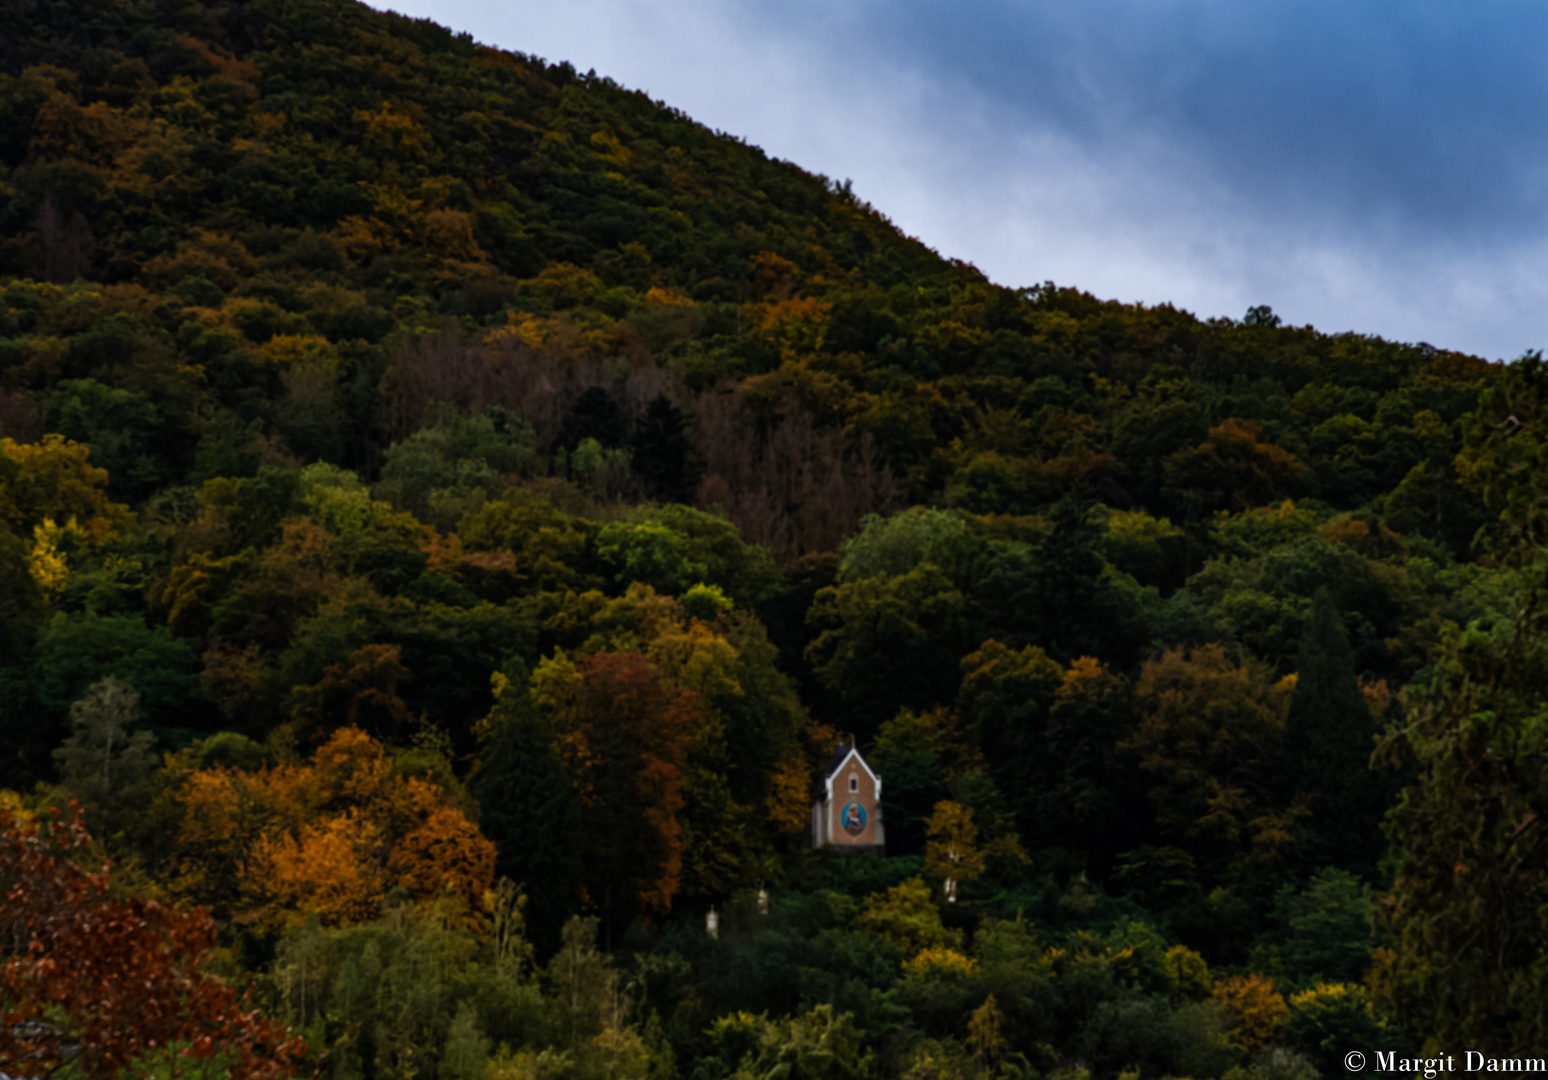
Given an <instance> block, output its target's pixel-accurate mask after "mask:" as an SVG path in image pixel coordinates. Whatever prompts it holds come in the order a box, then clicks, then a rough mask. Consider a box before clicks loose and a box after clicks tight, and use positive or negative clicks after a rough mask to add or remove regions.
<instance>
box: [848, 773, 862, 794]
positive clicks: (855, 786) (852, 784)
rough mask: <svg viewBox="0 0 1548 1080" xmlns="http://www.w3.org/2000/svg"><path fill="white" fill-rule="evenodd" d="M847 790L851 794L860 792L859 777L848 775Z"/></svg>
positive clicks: (852, 774)
mask: <svg viewBox="0 0 1548 1080" xmlns="http://www.w3.org/2000/svg"><path fill="white" fill-rule="evenodd" d="M849 790H850V792H851V793H853V792H856V791H859V790H860V777H858V776H856V775H855V774H854V773H850V774H849Z"/></svg>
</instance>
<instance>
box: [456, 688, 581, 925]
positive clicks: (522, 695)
mask: <svg viewBox="0 0 1548 1080" xmlns="http://www.w3.org/2000/svg"><path fill="white" fill-rule="evenodd" d="M496 681H497V684H498V687H499V689H498V695H497V697H496V700H495V707H494V710H493V712H491V713H490V716H489V720H488V724H489V727H490V729H491V731H490V737H489V743H488V745H487V747H486V749H485V751H484V756H483V759H482V761H481V763H480V765H479V769H478V772H477V773H476V774H475V775H474V777H473V781H472V784H471V785H470V786H471V788H472V791H473V794H474V795H475V797H477V799H478V801H479V803H480V805H482V807H483V817H482V819H481V820H480V822H479V825H480V827H481V828H482V829H483V832H484V835H486V836H488V837H489V838H490V839H491V840H493V841H494V842H495V844H496V846H497V847H498V848H499V849H500V854H499V858H498V860H497V862H496V863H495V872H496V873H497V874H499V875H501V876H502V877H508V878H510V879H511V880H512V881H515V882H517V883H518V884H520V885H522V886H524V887H525V889H526V892H527V895H528V896H529V897H530V898H531V899H530V900H529V901H528V904H527V908H526V918H527V924H528V927H529V928H530V931H531V938H532V943H533V945H534V946H536V948H537V950H538V952H539V953H541V954H543V955H547V954H550V953H552V952H553V951H554V950H555V949H557V948H558V947H559V934H560V930H561V929H563V927H564V924H565V921H566V920H567V919H569V918H570V917H571V916H572V915H574V914H575V912H576V910H577V909H578V908H579V906H580V880H581V873H580V871H581V867H580V857H579V852H580V822H581V818H580V800H579V798H578V797H577V795H576V793H575V789H574V787H573V786H572V785H571V783H570V778H569V776H568V774H567V773H566V772H565V770H564V764H563V763H562V762H561V761H560V760H559V755H558V753H557V752H556V751H555V749H554V732H553V727H552V725H551V724H550V723H549V721H548V720H547V719H546V718H545V717H544V716H543V715H542V714H541V713H540V712H539V711H538V710H536V709H534V708H533V707H532V699H531V696H530V693H529V688H528V675H527V667H526V665H525V664H524V663H522V662H521V660H519V659H513V660H511V661H510V662H509V663H507V664H506V666H505V669H504V670H503V671H502V672H501V673H500V675H499V676H498V677H497V680H496Z"/></svg>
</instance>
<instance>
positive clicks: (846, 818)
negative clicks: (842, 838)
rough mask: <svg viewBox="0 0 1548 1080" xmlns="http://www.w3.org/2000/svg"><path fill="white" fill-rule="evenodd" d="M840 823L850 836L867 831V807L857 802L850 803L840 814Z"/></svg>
mask: <svg viewBox="0 0 1548 1080" xmlns="http://www.w3.org/2000/svg"><path fill="white" fill-rule="evenodd" d="M839 825H840V827H841V828H843V830H844V831H845V832H847V833H848V834H849V835H850V836H859V835H860V834H861V833H863V832H865V807H863V806H861V805H860V804H859V803H857V802H852V803H849V804H848V805H847V806H845V807H844V810H843V812H842V813H841V814H839Z"/></svg>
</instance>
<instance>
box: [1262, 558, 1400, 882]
mask: <svg viewBox="0 0 1548 1080" xmlns="http://www.w3.org/2000/svg"><path fill="white" fill-rule="evenodd" d="M1296 669H1297V670H1296V684H1295V696H1294V697H1293V698H1292V699H1291V702H1290V713H1289V715H1288V716H1287V717H1286V719H1285V746H1286V748H1287V749H1286V752H1287V754H1288V755H1289V764H1290V767H1289V769H1288V770H1287V771H1286V776H1287V777H1288V778H1289V779H1290V780H1291V781H1292V782H1293V783H1294V784H1295V790H1296V791H1297V792H1298V793H1300V794H1303V795H1306V796H1309V797H1310V800H1311V817H1310V819H1309V824H1308V826H1307V831H1306V834H1305V837H1304V843H1303V845H1302V852H1301V854H1302V859H1303V860H1304V861H1306V862H1307V864H1308V868H1310V867H1311V866H1320V865H1323V864H1332V865H1336V866H1339V867H1341V868H1343V869H1345V870H1350V871H1353V872H1356V873H1359V874H1363V875H1365V876H1366V877H1373V876H1374V875H1375V873H1376V860H1377V858H1378V857H1379V856H1380V853H1381V847H1382V845H1381V836H1380V833H1379V832H1378V831H1377V828H1376V822H1377V821H1378V820H1379V819H1380V803H1381V795H1382V792H1381V790H1380V788H1381V786H1380V785H1379V784H1378V783H1377V781H1376V779H1375V777H1373V776H1372V774H1371V771H1370V759H1371V752H1372V751H1373V750H1374V749H1375V736H1376V723H1375V721H1374V720H1373V719H1372V718H1371V713H1370V709H1369V707H1368V706H1367V705H1366V703H1365V696H1364V695H1363V694H1361V692H1360V686H1359V683H1358V681H1357V680H1356V677H1355V664H1354V650H1352V649H1351V648H1350V647H1349V635H1348V633H1347V632H1346V631H1345V629H1344V621H1343V619H1342V617H1341V616H1340V615H1339V611H1338V606H1337V605H1336V604H1335V603H1334V602H1333V596H1332V594H1331V593H1329V592H1328V590H1327V589H1325V588H1322V589H1318V590H1317V592H1316V594H1315V595H1314V596H1313V598H1312V612H1311V618H1310V619H1309V620H1308V621H1307V624H1306V630H1305V632H1304V634H1303V636H1302V638H1301V651H1300V657H1299V659H1298V661H1297V664H1296Z"/></svg>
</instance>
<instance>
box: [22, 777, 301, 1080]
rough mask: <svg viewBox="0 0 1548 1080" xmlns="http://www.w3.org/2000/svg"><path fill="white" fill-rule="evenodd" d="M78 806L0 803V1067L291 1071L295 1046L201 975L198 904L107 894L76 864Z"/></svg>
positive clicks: (254, 1077)
mask: <svg viewBox="0 0 1548 1080" xmlns="http://www.w3.org/2000/svg"><path fill="white" fill-rule="evenodd" d="M89 853H90V838H89V837H88V836H87V834H86V830H85V827H84V826H83V825H82V824H81V819H80V815H79V811H78V808H76V813H75V817H74V820H73V821H70V822H66V821H64V820H63V818H62V817H61V816H60V815H58V814H57V813H55V814H45V815H42V816H40V817H38V818H36V819H33V820H27V819H25V818H23V817H22V816H21V815H19V814H17V813H16V812H14V811H13V810H12V809H11V808H10V807H7V806H0V890H3V893H0V895H3V896H4V904H3V906H0V930H3V933H0V1071H3V1072H5V1073H8V1074H15V1075H28V1076H40V1075H52V1074H53V1073H54V1071H55V1070H56V1069H58V1068H59V1067H60V1066H61V1065H63V1064H64V1063H66V1062H67V1061H68V1062H70V1063H71V1065H72V1067H73V1069H74V1070H75V1071H74V1072H72V1073H71V1075H80V1076H83V1077H86V1078H88V1080H97V1078H106V1077H117V1076H119V1075H121V1073H122V1072H123V1070H125V1069H126V1068H129V1067H131V1066H133V1065H135V1064H136V1063H140V1064H141V1065H143V1064H145V1063H148V1062H149V1061H150V1060H152V1059H155V1058H160V1059H161V1060H163V1061H172V1062H175V1061H177V1060H179V1059H180V1060H183V1061H207V1060H209V1059H211V1058H217V1059H219V1060H220V1061H221V1063H222V1065H223V1066H224V1068H225V1069H226V1070H227V1072H226V1073H225V1075H228V1076H232V1077H241V1078H245V1080H248V1078H250V1080H268V1078H271V1077H275V1078H277V1077H285V1076H292V1075H294V1069H293V1067H292V1063H293V1062H295V1061H297V1060H299V1059H300V1057H301V1055H302V1054H303V1053H304V1052H305V1047H304V1045H303V1044H302V1042H301V1041H300V1040H299V1039H293V1038H291V1037H290V1036H289V1035H288V1033H287V1032H286V1031H285V1029H284V1028H283V1027H281V1026H280V1025H279V1024H278V1023H275V1022H274V1021H271V1020H267V1019H265V1018H263V1017H262V1016H260V1015H259V1014H258V1012H257V1010H256V1009H254V1008H253V1005H252V1003H251V1000H250V996H249V994H250V992H249V994H240V995H239V994H238V993H237V992H236V990H235V989H233V988H232V987H230V986H227V985H226V984H225V983H224V982H222V981H221V980H220V979H218V978H216V977H215V976H213V975H210V974H208V973H207V972H205V971H203V970H201V968H202V965H203V963H204V960H205V958H206V957H207V956H208V955H209V952H210V950H211V949H212V948H213V947H214V945H215V934H216V928H215V923H214V921H213V920H212V919H210V918H209V916H208V915H206V914H205V913H204V912H203V910H201V909H196V910H194V911H193V912H191V913H185V912H180V911H176V910H174V909H172V908H168V907H165V906H163V905H161V904H158V903H156V902H155V901H152V900H144V899H141V898H138V897H131V898H129V899H123V900H117V899H109V898H108V870H107V867H106V866H104V867H103V868H102V869H101V870H100V871H98V872H95V873H91V872H88V871H85V870H83V869H81V867H80V865H79V864H81V863H83V862H84V861H85V859H86V858H87V856H88V855H89Z"/></svg>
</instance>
